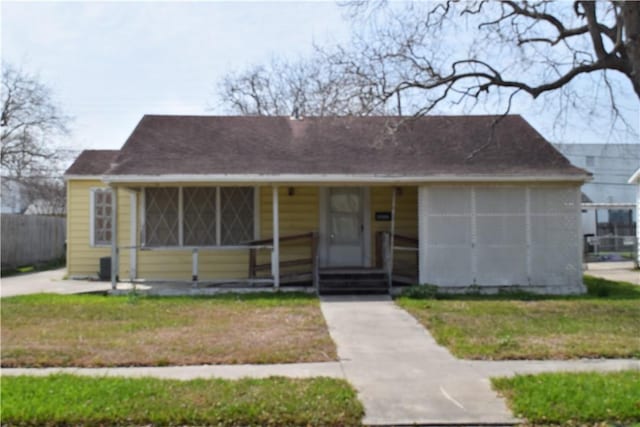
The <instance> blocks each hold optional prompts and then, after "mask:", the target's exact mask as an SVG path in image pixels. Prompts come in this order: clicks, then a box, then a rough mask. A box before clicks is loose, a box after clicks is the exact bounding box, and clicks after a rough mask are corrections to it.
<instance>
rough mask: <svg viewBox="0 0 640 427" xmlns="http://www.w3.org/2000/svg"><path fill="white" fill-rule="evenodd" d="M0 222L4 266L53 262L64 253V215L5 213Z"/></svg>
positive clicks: (0, 216)
mask: <svg viewBox="0 0 640 427" xmlns="http://www.w3.org/2000/svg"><path fill="white" fill-rule="evenodd" d="M0 222H1V223H2V230H1V233H2V268H3V269H4V268H15V267H18V266H21V265H29V264H35V263H41V262H47V261H52V260H56V259H60V258H62V257H63V256H64V255H65V247H64V243H65V238H66V221H65V218H62V217H53V216H41V215H11V214H2V215H0Z"/></svg>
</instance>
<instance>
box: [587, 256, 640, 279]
mask: <svg viewBox="0 0 640 427" xmlns="http://www.w3.org/2000/svg"><path fill="white" fill-rule="evenodd" d="M584 274H587V275H589V276H594V277H601V278H603V279H607V280H613V281H621V282H629V283H634V284H636V285H640V271H638V270H634V264H633V261H622V262H590V263H588V264H587V267H586V269H585V270H584Z"/></svg>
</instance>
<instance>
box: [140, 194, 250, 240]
mask: <svg viewBox="0 0 640 427" xmlns="http://www.w3.org/2000/svg"><path fill="white" fill-rule="evenodd" d="M253 214H254V189H253V188H252V187H184V188H182V187H181V188H178V187H173V188H171V187H166V188H147V189H146V190H145V213H144V218H145V226H144V233H145V236H144V241H145V244H146V245H147V246H232V245H242V244H244V243H246V242H248V241H250V240H252V239H253V233H254V231H253V230H254V224H253V221H254V218H253V216H254V215H253Z"/></svg>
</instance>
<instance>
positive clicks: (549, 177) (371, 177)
mask: <svg viewBox="0 0 640 427" xmlns="http://www.w3.org/2000/svg"><path fill="white" fill-rule="evenodd" d="M101 178H102V181H104V182H105V183H108V184H111V183H113V184H117V183H140V184H150V183H165V184H167V183H178V182H179V183H188V182H193V183H207V182H215V183H229V184H340V183H348V184H422V183H425V184H426V183H446V182H489V183H499V182H514V183H517V182H531V181H535V182H575V183H583V182H586V181H590V180H591V176H590V175H588V174H545V175H542V174H540V175H531V174H522V175H487V174H465V175H450V174H446V175H444V174H443V175H422V176H420V175H416V176H408V175H379V174H208V175H205V174H167V175H104V176H102V177H101Z"/></svg>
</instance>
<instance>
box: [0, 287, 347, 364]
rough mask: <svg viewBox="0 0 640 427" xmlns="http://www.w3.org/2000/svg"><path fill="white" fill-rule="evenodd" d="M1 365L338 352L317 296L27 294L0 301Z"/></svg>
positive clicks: (279, 358)
mask: <svg viewBox="0 0 640 427" xmlns="http://www.w3.org/2000/svg"><path fill="white" fill-rule="evenodd" d="M1 301H2V366H3V367H17V366H22V367H25V366H83V367H97V366H163V365H195V364H226V363H289V362H312V361H314V362H319V361H329V360H335V359H336V351H335V346H334V344H333V342H332V340H331V338H330V337H329V334H328V331H327V326H326V324H325V322H324V318H323V317H322V313H321V312H320V307H319V303H318V300H317V298H315V297H312V296H307V295H300V294H295V295H291V294H278V295H272V294H262V295H242V296H240V295H231V296H230V295H226V296H216V297H207V298H203V297H161V298H152V297H137V298H128V297H106V296H96V295H65V296H62V295H49V294H40V295H29V296H20V297H14V298H3V299H2V300H1Z"/></svg>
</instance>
